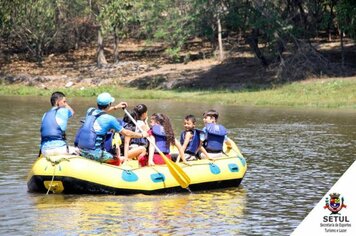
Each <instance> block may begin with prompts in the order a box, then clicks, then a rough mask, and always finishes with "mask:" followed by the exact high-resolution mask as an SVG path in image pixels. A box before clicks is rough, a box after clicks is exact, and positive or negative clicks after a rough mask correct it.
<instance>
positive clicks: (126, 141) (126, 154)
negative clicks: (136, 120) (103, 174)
mask: <svg viewBox="0 0 356 236" xmlns="http://www.w3.org/2000/svg"><path fill="white" fill-rule="evenodd" d="M130 140H131V138H130V137H128V136H125V137H124V158H125V161H126V160H128V159H129V146H130Z"/></svg>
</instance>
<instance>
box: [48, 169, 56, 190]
mask: <svg viewBox="0 0 356 236" xmlns="http://www.w3.org/2000/svg"><path fill="white" fill-rule="evenodd" d="M52 165H53V164H52ZM55 174H56V167H54V168H53V175H52V179H51V183H50V184H49V185H48V189H47V193H46V195H48V193H49V191H50V190H51V188H52V184H53V180H54V176H55ZM52 193H54V190H52Z"/></svg>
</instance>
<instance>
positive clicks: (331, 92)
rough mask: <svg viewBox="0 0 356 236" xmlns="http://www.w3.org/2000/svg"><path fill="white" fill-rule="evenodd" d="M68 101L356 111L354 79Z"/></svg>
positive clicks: (90, 91) (36, 92) (29, 89)
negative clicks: (144, 101)
mask: <svg viewBox="0 0 356 236" xmlns="http://www.w3.org/2000/svg"><path fill="white" fill-rule="evenodd" d="M58 89H59V88H51V89H43V88H38V87H33V86H24V85H2V86H1V87H0V95H21V96H29V95H31V96H50V94H51V93H52V92H53V91H55V90H58ZM60 90H61V91H63V92H64V93H65V94H66V95H67V96H68V97H95V96H96V95H97V94H99V93H101V92H103V91H107V92H110V93H111V94H112V95H113V96H115V97H120V98H125V99H156V100H161V99H165V100H175V101H182V102H188V101H189V102H204V103H216V104H234V105H251V106H281V107H308V108H337V109H356V96H355V94H356V76H354V77H347V78H328V79H314V80H307V81H301V82H293V83H290V84H284V85H279V86H276V87H274V88H265V89H262V88H250V89H244V90H239V91H236V90H229V89H221V90H209V89H206V90H203V89H202V90H189V89H175V90H156V89H145V90H141V89H138V88H128V87H122V86H108V85H103V86H97V87H88V88H72V87H68V88H66V87H63V88H60Z"/></svg>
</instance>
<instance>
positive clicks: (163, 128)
mask: <svg viewBox="0 0 356 236" xmlns="http://www.w3.org/2000/svg"><path fill="white" fill-rule="evenodd" d="M150 126H151V129H150V130H149V131H148V133H149V137H148V139H150V143H151V142H154V143H155V145H156V146H157V148H158V149H159V150H160V151H161V152H162V153H163V154H164V155H165V156H166V157H167V158H168V159H172V158H171V155H170V146H171V145H174V146H176V147H177V149H178V152H179V157H180V158H182V160H183V162H184V163H185V164H187V165H190V164H189V163H188V162H187V161H186V160H185V157H184V152H183V149H182V146H181V145H180V143H179V142H178V141H177V140H176V139H175V137H174V132H173V128H172V125H171V122H170V120H169V118H168V117H167V116H166V115H164V114H161V113H154V114H152V116H151V119H150ZM179 157H178V159H177V162H178V161H179ZM138 161H139V164H140V165H141V166H147V165H149V166H153V165H162V164H165V161H164V159H163V158H162V157H161V155H160V154H159V152H158V150H156V149H155V147H154V146H153V145H151V144H150V145H149V148H148V155H145V156H140V157H139V159H138Z"/></svg>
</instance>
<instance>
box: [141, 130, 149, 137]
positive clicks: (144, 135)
mask: <svg viewBox="0 0 356 236" xmlns="http://www.w3.org/2000/svg"><path fill="white" fill-rule="evenodd" d="M141 134H142V138H147V137H148V136H150V135H149V133H147V131H143V132H142V133H141Z"/></svg>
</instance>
